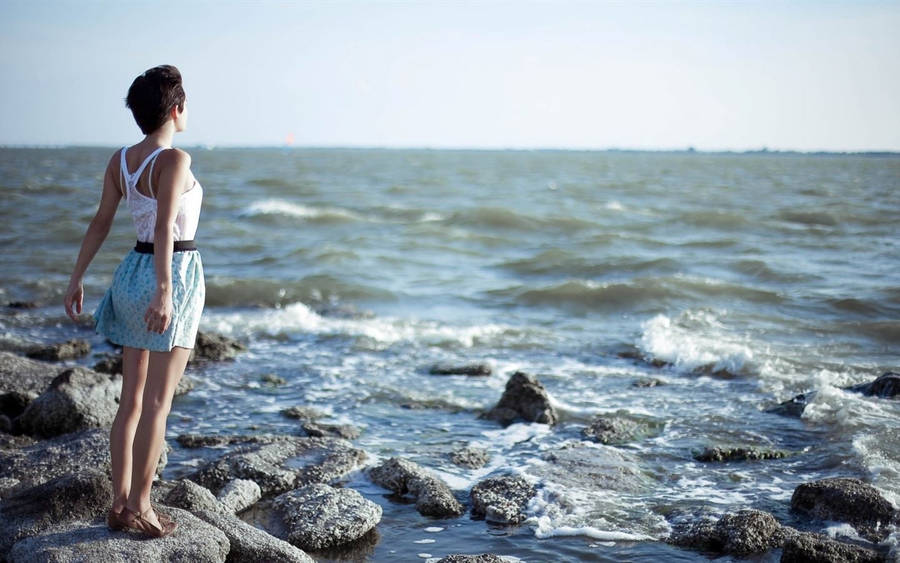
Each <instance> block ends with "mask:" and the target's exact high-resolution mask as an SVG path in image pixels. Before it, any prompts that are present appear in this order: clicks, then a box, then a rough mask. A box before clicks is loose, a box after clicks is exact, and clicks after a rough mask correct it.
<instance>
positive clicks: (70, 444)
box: [0, 428, 167, 489]
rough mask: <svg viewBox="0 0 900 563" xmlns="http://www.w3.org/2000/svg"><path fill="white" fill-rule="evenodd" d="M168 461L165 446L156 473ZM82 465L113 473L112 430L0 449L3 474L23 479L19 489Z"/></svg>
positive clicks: (97, 430) (63, 436)
mask: <svg viewBox="0 0 900 563" xmlns="http://www.w3.org/2000/svg"><path fill="white" fill-rule="evenodd" d="M166 461H167V455H166V448H165V447H163V451H162V455H160V461H159V463H158V464H157V467H156V472H157V473H160V472H161V471H162V469H163V468H164V467H165V465H166ZM82 467H91V468H93V469H97V470H99V471H102V472H104V473H105V474H107V475H108V474H109V473H110V458H109V430H107V429H100V428H94V429H91V430H80V431H78V432H72V433H70V434H63V435H61V436H56V437H55V438H50V439H48V440H40V441H38V442H35V443H34V444H31V445H28V446H24V447H21V448H12V449H0V478H13V479H18V480H19V481H21V483H20V484H19V485H17V486H16V487H15V488H16V489H18V488H21V487H30V486H34V485H37V484H40V483H44V482H47V481H49V480H51V479H53V478H54V477H58V476H60V475H62V474H64V473H68V472H69V471H71V470H72V469H77V468H82Z"/></svg>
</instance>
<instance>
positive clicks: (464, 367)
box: [428, 363, 491, 375]
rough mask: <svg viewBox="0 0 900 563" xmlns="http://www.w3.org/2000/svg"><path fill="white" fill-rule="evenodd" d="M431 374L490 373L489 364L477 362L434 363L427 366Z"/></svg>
mask: <svg viewBox="0 0 900 563" xmlns="http://www.w3.org/2000/svg"><path fill="white" fill-rule="evenodd" d="M428 373H430V374H431V375H491V366H489V365H488V364H484V363H478V364H434V365H433V366H431V368H429V370H428Z"/></svg>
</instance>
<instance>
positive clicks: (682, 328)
mask: <svg viewBox="0 0 900 563" xmlns="http://www.w3.org/2000/svg"><path fill="white" fill-rule="evenodd" d="M641 329H642V334H641V336H640V338H639V339H638V341H637V343H636V344H637V346H638V347H639V348H640V349H641V350H643V351H644V352H645V353H646V354H647V355H648V356H650V357H652V358H655V359H658V360H662V361H664V362H668V363H671V364H673V365H674V366H675V367H676V368H678V369H684V370H688V371H690V370H695V369H698V368H701V367H704V368H712V370H713V371H719V370H726V371H728V372H729V373H740V372H741V371H743V370H744V369H745V368H746V367H747V366H748V365H750V364H752V362H753V350H751V349H750V347H749V346H748V345H747V344H744V343H741V342H738V341H736V340H735V339H734V337H732V336H731V335H729V334H727V332H726V331H725V330H724V327H723V326H722V325H721V324H720V323H719V322H718V320H717V319H716V318H715V317H714V316H713V315H712V314H711V313H708V312H696V313H695V312H690V311H688V312H685V313H683V314H682V315H681V316H680V317H679V319H678V320H677V321H675V322H673V321H672V319H670V318H669V317H667V316H665V315H657V316H656V317H653V318H652V319H650V320H648V321H645V322H644V323H642V325H641Z"/></svg>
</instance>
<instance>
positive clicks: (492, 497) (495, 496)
mask: <svg viewBox="0 0 900 563" xmlns="http://www.w3.org/2000/svg"><path fill="white" fill-rule="evenodd" d="M535 494H537V490H536V489H535V487H534V485H532V484H531V483H529V482H528V481H526V480H525V479H524V478H523V477H520V476H518V475H502V476H500V477H491V478H488V479H485V480H483V481H480V482H479V483H477V484H476V485H475V486H474V487H472V491H471V493H470V495H471V497H472V516H475V517H484V519H485V520H487V521H488V522H495V523H499V524H519V523H520V522H522V521H523V520H525V513H524V510H525V507H526V506H527V505H528V501H529V500H531V497H533V496H534V495H535Z"/></svg>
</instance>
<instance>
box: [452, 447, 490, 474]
mask: <svg viewBox="0 0 900 563" xmlns="http://www.w3.org/2000/svg"><path fill="white" fill-rule="evenodd" d="M490 459H491V454H490V453H488V451H487V450H486V449H484V448H481V447H479V446H473V445H471V444H469V445H467V446H465V447H462V448H458V449H455V450H453V451H452V452H451V453H450V461H452V462H453V463H455V464H456V465H458V466H460V467H467V468H469V469H478V468H480V467H484V465H485V464H486V463H487V462H488V461H490Z"/></svg>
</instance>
